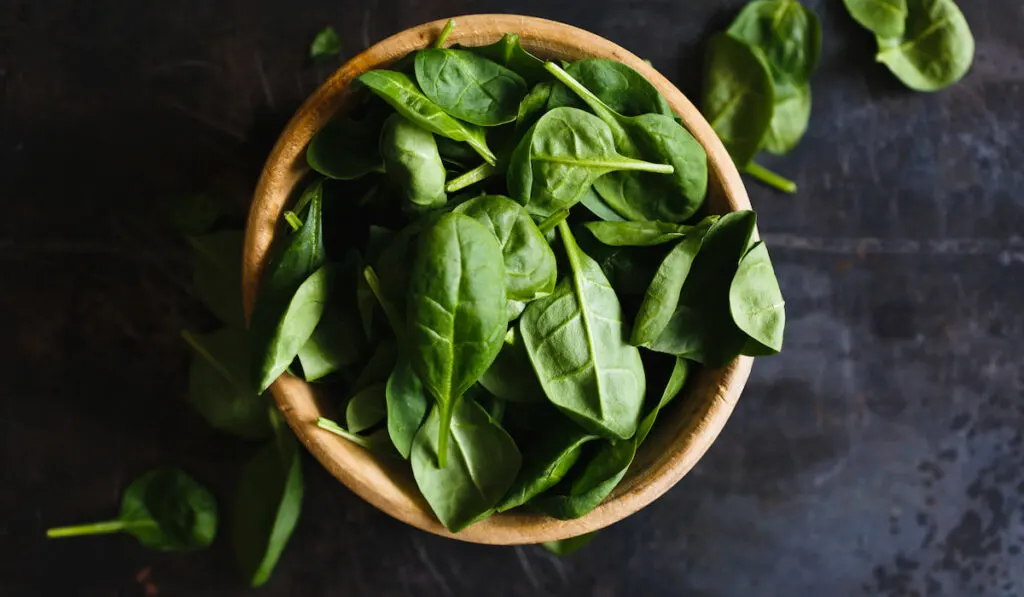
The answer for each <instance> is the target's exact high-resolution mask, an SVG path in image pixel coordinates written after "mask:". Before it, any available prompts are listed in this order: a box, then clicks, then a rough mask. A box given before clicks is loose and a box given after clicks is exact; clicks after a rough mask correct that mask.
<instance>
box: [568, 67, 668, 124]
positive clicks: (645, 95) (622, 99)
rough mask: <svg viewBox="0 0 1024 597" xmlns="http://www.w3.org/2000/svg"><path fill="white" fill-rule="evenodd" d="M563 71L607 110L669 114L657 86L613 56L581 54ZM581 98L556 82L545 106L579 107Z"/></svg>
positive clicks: (631, 114) (626, 113)
mask: <svg viewBox="0 0 1024 597" xmlns="http://www.w3.org/2000/svg"><path fill="white" fill-rule="evenodd" d="M565 71H566V72H567V73H569V75H570V76H572V78H573V79H575V80H577V81H579V83H580V84H581V85H583V86H584V87H586V88H587V89H589V90H590V91H592V92H593V93H594V95H596V96H597V98H598V99H599V100H600V101H601V102H602V103H604V104H605V105H606V106H607V107H608V108H609V109H610V110H613V111H615V112H618V113H619V114H622V115H624V116H640V115H641V114H662V115H664V116H668V117H670V118H671V117H673V116H675V114H673V113H672V107H671V106H669V104H668V101H667V100H666V99H665V97H664V96H663V95H661V92H660V91H658V89H657V87H655V86H654V85H652V84H651V82H650V81H648V80H647V79H646V78H645V77H644V76H643V75H641V74H640V73H638V72H636V71H635V70H633V69H632V68H630V67H628V66H626V65H625V64H623V63H621V62H619V61H617V60H609V59H607V58H585V59H583V60H578V61H576V62H573V63H572V64H569V65H567V66H566V67H565ZM583 105H584V104H582V102H581V100H580V99H578V98H577V97H576V94H575V93H574V92H573V91H571V90H570V89H569V88H568V87H566V86H565V85H564V84H557V85H555V86H554V89H553V90H552V92H551V99H550V101H549V102H548V108H549V109H550V108H557V107H560V106H571V107H576V108H581V107H583Z"/></svg>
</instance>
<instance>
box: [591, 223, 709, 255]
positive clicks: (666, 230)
mask: <svg viewBox="0 0 1024 597" xmlns="http://www.w3.org/2000/svg"><path fill="white" fill-rule="evenodd" d="M717 220H718V216H708V217H707V218H704V219H703V220H701V221H700V222H699V223H698V224H695V225H693V226H689V225H686V224H672V223H670V222H658V221H642V222H587V223H586V224H584V226H586V228H587V230H589V231H590V233H591V234H593V235H594V238H596V239H597V240H599V241H601V242H602V243H604V244H606V245H609V246H612V247H652V246H654V245H660V244H664V243H670V242H672V241H676V240H679V239H680V238H683V237H684V236H686V235H687V234H689V233H691V232H693V231H695V230H697V229H700V228H706V227H707V226H710V225H711V223H713V222H715V221H717Z"/></svg>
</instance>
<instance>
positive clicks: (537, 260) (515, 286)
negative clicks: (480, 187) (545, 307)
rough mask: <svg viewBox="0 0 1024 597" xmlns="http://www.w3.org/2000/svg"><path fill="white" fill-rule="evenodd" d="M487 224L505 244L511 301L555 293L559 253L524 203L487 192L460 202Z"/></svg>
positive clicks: (460, 210)
mask: <svg viewBox="0 0 1024 597" xmlns="http://www.w3.org/2000/svg"><path fill="white" fill-rule="evenodd" d="M455 212H456V213H462V214H465V215H467V216H469V217H471V218H473V219H474V220H476V221H478V222H480V223H481V224H483V225H484V226H486V227H487V228H488V229H489V230H490V231H491V232H492V233H494V236H495V238H497V239H498V244H499V245H500V246H501V253H502V256H503V257H504V264H505V292H506V294H507V295H508V298H509V299H510V300H521V301H531V300H533V299H535V298H537V297H540V296H544V295H547V294H551V291H552V290H554V288H555V278H556V276H557V275H558V270H557V266H556V264H555V253H554V251H552V250H551V245H549V244H548V243H547V241H546V240H544V236H543V235H542V234H541V232H540V229H539V228H538V227H537V224H535V223H534V222H533V218H531V217H530V214H528V213H526V210H525V209H524V208H523V206H522V205H520V204H518V203H516V202H515V201H513V200H511V199H509V198H508V197H502V196H500V195H483V196H481V197H477V198H476V199H470V200H469V201H467V202H465V203H463V204H461V205H459V206H458V207H456V208H455Z"/></svg>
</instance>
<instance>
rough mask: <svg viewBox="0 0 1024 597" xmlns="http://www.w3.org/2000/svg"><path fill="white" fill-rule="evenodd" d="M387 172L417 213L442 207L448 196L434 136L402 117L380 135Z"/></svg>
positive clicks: (390, 122)
mask: <svg viewBox="0 0 1024 597" xmlns="http://www.w3.org/2000/svg"><path fill="white" fill-rule="evenodd" d="M380 153H381V155H382V156H384V170H385V172H386V173H387V175H388V179H390V180H391V182H392V184H394V185H395V186H396V187H397V188H399V189H401V190H402V193H403V195H404V196H405V200H406V201H408V202H409V203H411V204H412V207H413V208H414V209H418V210H424V209H430V208H434V207H440V206H442V205H444V204H445V203H446V202H447V201H448V196H447V195H446V194H445V190H444V181H445V170H444V164H443V163H441V154H439V153H438V152H437V143H435V142H434V136H433V135H432V134H430V133H429V132H428V131H426V130H424V129H422V128H420V127H418V126H416V125H415V124H413V123H412V122H411V121H409V120H408V119H406V118H403V117H402V116H401V115H399V114H392V115H391V117H390V118H388V119H387V120H386V121H385V122H384V128H383V130H382V131H381V135H380Z"/></svg>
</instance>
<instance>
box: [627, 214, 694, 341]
mask: <svg viewBox="0 0 1024 597" xmlns="http://www.w3.org/2000/svg"><path fill="white" fill-rule="evenodd" d="M709 227H710V225H708V226H707V227H704V228H699V229H697V230H694V231H692V232H690V233H689V234H687V236H686V238H684V239H683V240H682V241H680V242H679V243H678V244H677V245H676V246H675V247H673V248H672V250H671V251H669V253H668V255H666V256H665V259H664V260H663V261H662V262H661V265H660V266H658V271H657V272H655V274H654V279H653V280H652V281H651V285H650V286H648V287H647V292H646V293H644V300H643V302H642V303H640V309H639V310H638V311H637V314H636V323H634V324H633V334H632V336H631V337H630V339H629V342H630V343H631V344H633V345H634V346H645V345H647V344H650V343H651V342H654V341H655V340H656V339H657V338H658V336H659V335H661V332H662V330H664V329H665V326H667V325H668V322H669V320H671V319H672V314H673V313H675V310H676V306H677V305H678V304H679V294H680V293H681V292H682V290H683V284H684V283H685V282H686V277H687V275H688V274H689V273H690V268H691V267H692V266H693V261H694V259H695V258H696V257H697V253H698V251H700V247H701V244H703V242H704V234H705V233H706V232H707V230H708V228H709Z"/></svg>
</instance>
